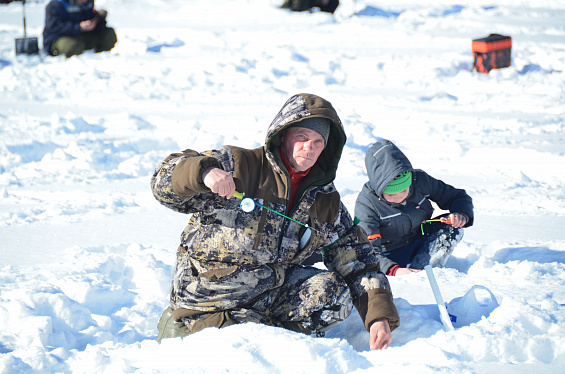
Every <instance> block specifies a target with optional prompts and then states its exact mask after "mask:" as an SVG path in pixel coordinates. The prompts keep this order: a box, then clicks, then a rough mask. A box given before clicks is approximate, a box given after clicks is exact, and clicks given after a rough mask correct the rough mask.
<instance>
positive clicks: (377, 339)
mask: <svg viewBox="0 0 565 374" xmlns="http://www.w3.org/2000/svg"><path fill="white" fill-rule="evenodd" d="M370 334H371V335H370V338H369V347H370V348H371V351H374V350H375V349H386V348H388V346H389V345H390V343H392V334H391V333H390V326H389V324H388V321H387V320H384V319H382V320H379V321H375V322H373V324H372V325H371V330H370Z"/></svg>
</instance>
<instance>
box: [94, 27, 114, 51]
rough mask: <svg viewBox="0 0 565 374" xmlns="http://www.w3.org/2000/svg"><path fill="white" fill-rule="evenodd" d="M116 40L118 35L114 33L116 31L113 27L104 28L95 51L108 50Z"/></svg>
mask: <svg viewBox="0 0 565 374" xmlns="http://www.w3.org/2000/svg"><path fill="white" fill-rule="evenodd" d="M117 42H118V36H117V35H116V31H115V30H114V29H113V28H110V27H108V28H106V29H104V34H103V36H102V39H101V41H100V44H99V46H98V48H96V52H105V51H109V50H111V49H112V48H114V46H115V45H116V43H117Z"/></svg>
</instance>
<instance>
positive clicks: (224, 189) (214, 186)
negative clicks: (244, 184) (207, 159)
mask: <svg viewBox="0 0 565 374" xmlns="http://www.w3.org/2000/svg"><path fill="white" fill-rule="evenodd" d="M202 181H203V182H204V184H205V185H206V187H208V188H209V189H210V190H212V192H214V193H217V194H218V195H220V196H224V197H226V198H228V199H229V198H231V197H232V196H233V193H234V191H235V182H234V180H233V176H232V175H231V174H230V173H228V172H226V171H224V170H222V169H219V168H215V167H213V168H208V169H206V170H205V171H204V173H202Z"/></svg>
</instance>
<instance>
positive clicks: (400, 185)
mask: <svg viewBox="0 0 565 374" xmlns="http://www.w3.org/2000/svg"><path fill="white" fill-rule="evenodd" d="M411 185H412V172H411V171H409V170H406V171H403V172H402V173H400V174H398V175H397V176H396V178H394V179H393V180H392V181H391V182H390V183H389V184H388V186H386V187H385V190H384V191H383V193H397V192H400V191H404V190H405V189H407V188H408V187H410V186H411Z"/></svg>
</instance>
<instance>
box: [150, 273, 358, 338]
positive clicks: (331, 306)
mask: <svg viewBox="0 0 565 374" xmlns="http://www.w3.org/2000/svg"><path fill="white" fill-rule="evenodd" d="M352 308H353V303H352V300H351V295H350V292H349V288H348V287H347V285H346V284H345V282H344V280H343V279H342V278H341V277H340V276H339V275H338V274H337V273H333V272H329V271H325V270H320V269H316V268H312V267H301V266H297V267H294V268H291V269H290V270H289V271H288V272H287V274H286V277H285V283H283V285H282V286H281V287H278V288H276V289H274V290H271V291H269V292H267V293H266V294H264V295H262V296H261V297H260V298H259V299H257V300H256V301H254V302H253V303H252V304H251V305H249V306H247V307H241V308H236V309H230V310H227V311H222V312H218V313H203V314H198V315H195V316H191V317H185V318H182V323H183V324H184V326H179V325H180V324H179V323H178V322H175V321H172V319H171V316H172V311H171V310H170V308H168V310H165V312H164V313H163V316H162V317H161V321H160V322H159V337H158V338H157V340H159V341H160V339H161V338H166V337H175V336H186V335H188V334H191V333H194V332H197V331H199V330H202V329H204V328H206V327H212V326H214V327H225V326H229V325H231V324H235V323H243V322H255V323H262V324H266V325H270V326H277V327H284V328H286V329H289V330H293V331H297V332H302V333H305V334H313V333H315V334H317V335H323V333H324V332H325V331H326V330H328V329H330V328H331V327H333V326H336V325H338V324H339V323H341V322H343V321H344V320H345V319H346V318H347V317H348V316H349V314H350V313H351V310H352ZM167 321H169V322H168V323H167ZM175 328H176V329H178V330H179V331H180V332H172V330H171V329H175ZM167 329H169V330H170V331H166V330H167Z"/></svg>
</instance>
